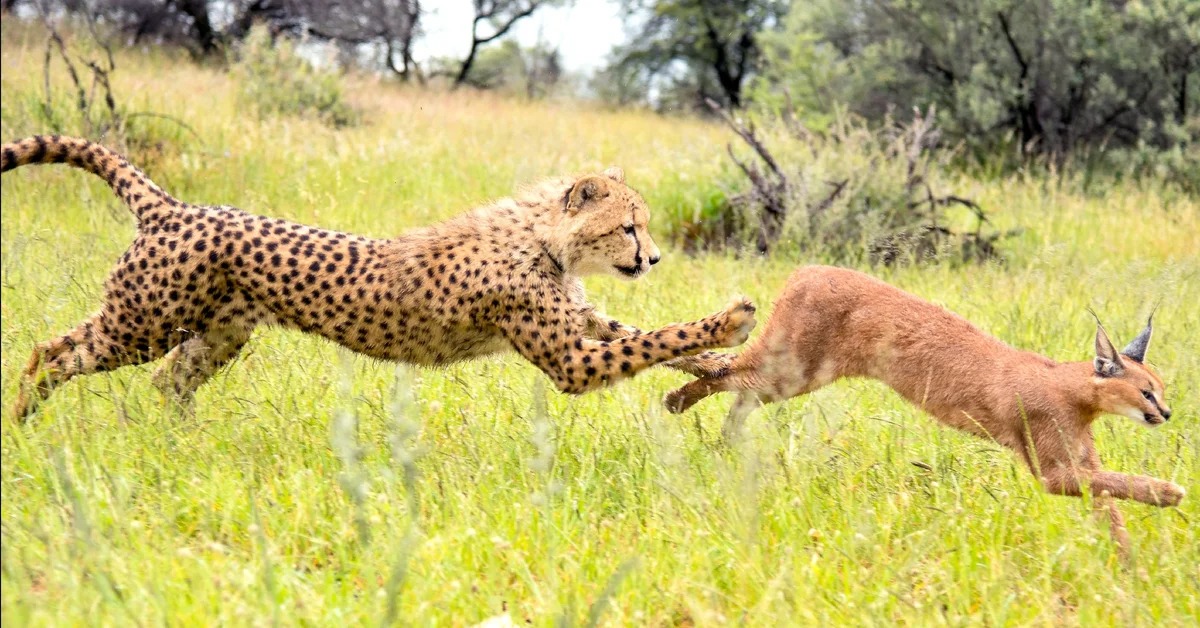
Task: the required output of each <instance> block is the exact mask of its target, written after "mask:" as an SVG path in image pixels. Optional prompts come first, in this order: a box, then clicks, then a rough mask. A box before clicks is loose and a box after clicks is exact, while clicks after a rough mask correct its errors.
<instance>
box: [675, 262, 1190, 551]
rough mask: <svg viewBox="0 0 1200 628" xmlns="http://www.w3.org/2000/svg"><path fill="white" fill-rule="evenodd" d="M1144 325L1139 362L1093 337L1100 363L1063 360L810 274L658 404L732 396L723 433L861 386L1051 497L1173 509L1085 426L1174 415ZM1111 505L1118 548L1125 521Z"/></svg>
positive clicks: (835, 278)
mask: <svg viewBox="0 0 1200 628" xmlns="http://www.w3.org/2000/svg"><path fill="white" fill-rule="evenodd" d="M1150 330H1151V328H1150V327H1149V326H1147V329H1146V331H1145V332H1143V334H1142V336H1139V338H1138V340H1137V341H1135V343H1131V345H1130V347H1135V346H1136V345H1137V344H1138V343H1139V342H1140V343H1141V344H1140V349H1138V348H1135V349H1133V350H1132V351H1131V350H1130V348H1127V349H1126V351H1127V353H1133V354H1134V355H1137V358H1136V359H1131V358H1130V357H1129V355H1121V354H1118V353H1117V351H1116V350H1115V349H1114V348H1113V347H1112V343H1111V342H1110V341H1109V339H1108V336H1107V334H1106V333H1105V332H1104V330H1103V328H1098V330H1097V338H1096V345H1097V359H1096V360H1094V361H1093V362H1068V363H1060V362H1055V361H1053V360H1050V359H1049V358H1046V357H1043V356H1041V355H1038V354H1036V353H1030V352H1027V351H1020V350H1017V349H1013V348H1012V347H1009V346H1008V345H1006V344H1004V343H1002V342H1000V341H999V340H997V339H995V338H993V337H991V336H988V335H987V334H985V333H983V332H981V331H980V330H978V329H976V328H975V327H974V326H973V325H971V324H970V323H969V322H967V321H966V320H964V319H962V318H960V317H959V316H956V315H955V314H953V313H951V312H948V311H946V310H945V309H943V308H941V307H938V306H936V305H934V304H932V303H929V302H927V301H924V300H922V299H920V298H918V297H915V296H913V295H911V294H908V293H906V292H904V291H902V290H899V289H897V288H894V287H892V286H890V285H888V284H886V283H884V282H882V281H879V280H877V279H874V278H872V277H869V276H867V275H864V274H862V273H858V272H854V271H851V270H845V269H840V268H832V267H824V266H813V267H806V268H801V269H800V270H798V271H796V272H795V273H794V274H793V275H792V276H791V278H790V279H789V280H788V283H787V286H786V287H785V288H784V291H783V294H782V296H780V298H779V300H778V301H777V302H776V304H775V309H774V311H773V312H772V313H771V316H770V318H769V319H768V321H767V324H766V325H765V327H764V329H763V333H762V336H761V337H760V338H759V339H758V340H757V341H755V342H754V343H752V344H751V345H750V347H749V348H748V349H746V350H745V351H744V352H742V353H741V354H740V355H738V356H736V357H735V358H734V359H733V360H732V362H731V364H730V365H729V368H728V370H727V371H726V372H724V373H721V374H718V375H715V376H709V377H703V378H701V379H698V380H696V381H693V382H691V383H689V384H687V385H685V386H683V387H682V388H679V389H678V390H675V391H673V392H671V393H670V394H668V395H667V397H666V399H665V403H666V405H667V408H668V409H669V410H670V411H672V412H682V411H684V410H686V409H687V408H689V407H691V406H692V405H693V404H695V403H696V402H697V401H699V400H701V399H703V398H704V397H707V396H708V395H711V394H714V393H717V392H721V391H739V392H740V396H739V399H738V402H737V403H735V404H734V408H733V410H732V411H731V412H730V415H729V417H728V419H727V420H726V423H725V426H724V429H723V432H724V434H725V436H726V438H731V437H733V436H735V435H736V434H737V432H738V431H739V430H740V428H741V423H742V421H743V420H744V419H745V417H746V415H747V414H748V413H749V412H751V411H752V410H753V409H754V408H755V407H757V405H758V404H759V403H769V402H776V401H782V400H784V399H788V398H791V397H795V396H798V395H803V394H806V393H809V392H812V391H814V390H816V389H818V388H820V387H822V386H825V385H826V384H829V383H831V382H833V381H836V380H838V379H840V378H843V377H869V378H873V379H877V380H880V381H882V382H884V383H886V384H887V385H888V386H891V387H892V388H893V389H894V390H895V391H896V392H898V393H900V395H902V396H903V397H904V398H905V399H907V400H908V401H910V402H912V403H913V404H914V405H916V406H918V407H920V408H921V409H923V410H925V411H926V412H928V413H929V414H931V415H933V416H934V417H935V418H937V419H938V420H939V421H941V422H942V423H945V424H946V425H949V426H952V427H955V428H957V429H960V430H963V431H966V432H969V433H971V434H974V435H976V436H980V437H983V438H988V439H991V440H994V441H996V442H998V443H1000V444H1002V445H1004V446H1006V447H1009V448H1010V449H1012V450H1014V451H1016V452H1017V453H1018V454H1019V455H1020V456H1021V457H1022V459H1023V460H1024V461H1025V462H1026V464H1027V465H1028V466H1029V468H1030V469H1031V470H1032V471H1033V472H1034V473H1035V474H1036V475H1037V476H1038V477H1039V478H1040V479H1041V481H1042V483H1043V484H1044V485H1045V487H1046V489H1047V490H1049V491H1050V492H1052V493H1056V494H1060V495H1079V494H1080V493H1081V491H1083V490H1084V486H1085V485H1086V486H1090V487H1091V488H1090V490H1091V492H1092V493H1093V494H1094V495H1097V496H1102V497H1103V496H1111V497H1116V498H1122V499H1134V500H1137V501H1140V502H1144V503H1147V504H1153V505H1156V506H1174V505H1177V504H1178V503H1179V502H1180V500H1182V499H1183V496H1184V491H1183V489H1182V488H1181V487H1179V486H1177V485H1175V484H1173V483H1171V482H1165V481H1162V480H1157V479H1154V478H1150V477H1144V476H1137V475H1126V474H1122V473H1113V472H1109V471H1104V470H1103V469H1102V468H1101V466H1100V457H1099V455H1098V454H1097V453H1096V448H1095V445H1094V441H1093V438H1092V428H1091V425H1092V421H1094V420H1095V419H1096V417H1098V416H1099V415H1101V414H1120V415H1123V416H1129V417H1130V418H1134V419H1136V420H1137V421H1138V422H1139V423H1143V424H1148V425H1157V424H1160V423H1162V422H1163V421H1164V420H1167V419H1169V418H1170V416H1171V411H1170V409H1169V408H1168V407H1167V406H1166V403H1165V402H1164V400H1163V382H1162V380H1161V379H1160V378H1159V377H1158V375H1156V374H1155V373H1154V372H1153V371H1151V370H1150V369H1149V368H1148V367H1147V366H1145V365H1144V364H1142V362H1141V359H1143V358H1144V354H1145V349H1146V346H1147V345H1148V344H1149V339H1150ZM1102 371H1103V374H1101V372H1102ZM1147 394H1148V395H1149V397H1151V398H1147V396H1146V395H1147ZM1106 500H1107V498H1105V499H1102V500H1101V502H1104V501H1106ZM1105 506H1106V508H1107V509H1108V516H1109V517H1110V521H1111V525H1112V530H1113V534H1114V535H1115V537H1116V539H1117V541H1118V543H1119V544H1120V547H1121V548H1122V551H1126V550H1127V549H1128V537H1127V533H1126V532H1125V530H1124V523H1123V520H1122V518H1121V515H1120V513H1119V512H1118V511H1117V510H1116V508H1115V506H1113V505H1111V504H1105Z"/></svg>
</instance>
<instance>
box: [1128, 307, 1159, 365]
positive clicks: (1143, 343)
mask: <svg viewBox="0 0 1200 628" xmlns="http://www.w3.org/2000/svg"><path fill="white" fill-rule="evenodd" d="M1153 334H1154V313H1153V312H1151V313H1150V318H1148V319H1146V328H1145V329H1143V330H1142V333H1140V334H1138V337H1137V338H1134V339H1133V341H1132V342H1130V343H1129V344H1128V345H1127V346H1126V347H1125V348H1124V349H1121V355H1123V356H1125V357H1127V358H1129V359H1131V360H1133V361H1134V362H1138V363H1142V362H1145V361H1146V350H1147V349H1149V348H1150V336H1151V335H1153Z"/></svg>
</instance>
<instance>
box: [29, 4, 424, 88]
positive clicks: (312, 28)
mask: <svg viewBox="0 0 1200 628" xmlns="http://www.w3.org/2000/svg"><path fill="white" fill-rule="evenodd" d="M38 6H39V8H40V9H41V10H43V11H45V12H54V11H57V10H65V11H67V12H72V13H81V12H84V11H91V12H93V13H94V14H95V15H96V16H97V17H98V18H99V19H100V20H101V21H103V22H105V23H108V24H112V25H114V26H115V27H116V28H117V29H118V30H119V31H121V32H123V33H125V34H126V36H128V37H129V38H130V40H131V41H132V42H133V43H139V42H140V41H142V40H143V39H152V40H156V41H159V42H163V43H171V44H177V45H180V46H183V47H185V48H187V49H188V50H190V51H191V52H192V53H193V54H194V55H195V56H196V57H207V56H211V55H213V54H216V53H219V52H222V51H223V50H225V48H226V47H227V46H228V45H229V44H231V43H233V42H237V41H241V40H242V39H244V38H245V37H246V36H247V35H248V34H249V32H250V29H251V27H253V25H254V24H256V23H263V24H265V25H267V27H268V28H269V29H270V30H271V32H272V33H275V34H284V35H291V36H294V37H311V38H314V39H317V40H321V41H325V42H330V43H333V44H336V45H339V46H343V47H348V48H352V49H356V51H357V52H360V53H361V49H363V48H367V49H371V50H375V51H380V52H381V53H382V54H381V55H380V56H381V57H382V61H383V64H382V65H383V66H384V67H386V68H388V69H389V70H391V71H392V72H394V73H395V74H396V75H397V76H399V77H400V78H402V79H406V80H407V79H408V78H409V77H410V76H412V75H413V74H416V70H417V68H416V63H415V62H414V61H413V56H412V46H413V42H414V41H415V39H416V38H417V37H418V36H419V35H420V16H421V4H420V0H89V1H88V2H84V1H83V0H57V1H55V0H39V2H38ZM218 16H219V18H220V19H217V18H218ZM218 23H220V24H221V27H220V28H218V27H217V24H218Z"/></svg>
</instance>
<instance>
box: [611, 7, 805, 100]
mask: <svg viewBox="0 0 1200 628" xmlns="http://www.w3.org/2000/svg"><path fill="white" fill-rule="evenodd" d="M787 5H788V3H787V2H785V1H783V0H729V1H726V0H627V1H626V10H627V11H630V12H633V13H639V12H640V13H643V14H646V15H648V17H647V18H646V21H645V23H644V24H643V25H642V26H641V28H640V29H639V32H638V34H637V35H635V36H634V38H633V41H632V42H631V43H629V44H627V45H625V46H622V47H619V48H618V49H617V50H616V51H615V52H616V61H615V65H617V66H620V68H619V69H613V70H612V71H611V72H612V74H613V75H615V76H625V77H628V76H629V73H630V72H631V71H636V72H639V73H641V74H643V75H645V76H646V77H647V78H646V79H645V80H646V82H649V83H657V85H658V88H659V89H658V91H660V92H666V93H670V94H672V100H675V101H678V102H682V103H686V102H694V104H697V105H699V104H701V103H703V101H704V100H705V99H706V98H712V99H715V100H718V101H719V102H722V103H723V104H727V105H730V106H733V107H741V106H742V105H743V104H744V100H745V98H744V94H743V90H744V88H745V85H746V82H747V80H748V79H749V78H750V77H751V76H753V75H754V74H755V73H757V72H758V71H759V69H760V63H761V57H762V55H761V46H760V45H759V36H760V35H761V34H762V32H763V31H764V30H766V29H769V28H772V27H774V26H775V25H776V24H777V23H778V22H779V20H780V19H781V17H782V16H783V15H784V14H785V13H786V11H787Z"/></svg>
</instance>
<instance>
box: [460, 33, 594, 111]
mask: <svg viewBox="0 0 1200 628" xmlns="http://www.w3.org/2000/svg"><path fill="white" fill-rule="evenodd" d="M454 63H455V62H454V61H452V60H446V61H443V65H446V66H450V65H453V64H454ZM464 83H465V84H467V85H470V86H472V87H477V88H480V89H490V90H498V91H501V92H503V93H506V94H511V95H523V96H525V97H527V98H543V97H547V96H551V95H554V94H558V93H561V92H562V91H563V90H564V89H569V88H570V86H571V83H570V77H569V76H567V74H566V72H565V71H564V70H563V67H562V60H561V58H560V55H559V53H558V50H557V49H554V48H550V47H549V46H547V45H545V44H539V45H536V46H529V47H525V46H521V45H520V44H518V43H517V42H516V41H513V40H511V39H506V40H504V41H503V42H501V43H500V45H498V46H492V47H490V48H487V49H486V50H483V51H482V52H480V53H479V56H478V58H477V59H476V60H475V62H474V63H473V64H472V65H471V70H470V72H468V73H467V77H466V80H465V81H464Z"/></svg>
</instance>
